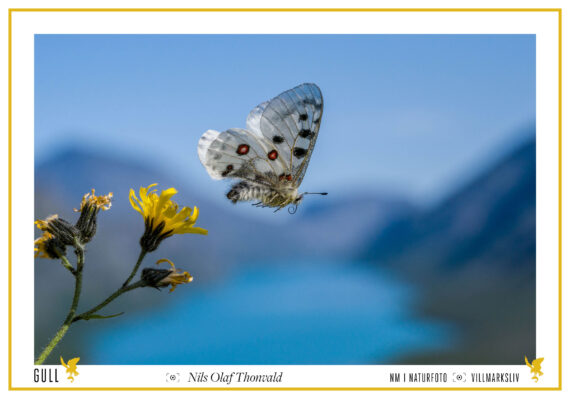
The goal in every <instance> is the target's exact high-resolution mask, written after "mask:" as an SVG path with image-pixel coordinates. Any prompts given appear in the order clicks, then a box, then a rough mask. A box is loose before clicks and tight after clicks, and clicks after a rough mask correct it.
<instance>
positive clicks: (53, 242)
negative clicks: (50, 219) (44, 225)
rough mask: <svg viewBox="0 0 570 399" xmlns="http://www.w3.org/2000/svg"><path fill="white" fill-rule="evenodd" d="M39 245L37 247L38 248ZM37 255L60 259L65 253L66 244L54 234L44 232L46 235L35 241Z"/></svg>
mask: <svg viewBox="0 0 570 399" xmlns="http://www.w3.org/2000/svg"><path fill="white" fill-rule="evenodd" d="M36 247H37V248H36ZM34 251H35V252H36V255H35V257H36V258H37V257H38V256H39V257H40V258H51V259H58V258H60V257H61V256H63V255H65V245H64V244H63V243H62V242H61V241H60V240H59V239H58V238H56V237H55V236H54V235H52V234H51V233H48V232H47V231H46V232H44V235H43V236H41V237H40V238H38V239H37V240H36V241H34Z"/></svg>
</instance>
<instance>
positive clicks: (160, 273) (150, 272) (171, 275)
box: [141, 259, 193, 292]
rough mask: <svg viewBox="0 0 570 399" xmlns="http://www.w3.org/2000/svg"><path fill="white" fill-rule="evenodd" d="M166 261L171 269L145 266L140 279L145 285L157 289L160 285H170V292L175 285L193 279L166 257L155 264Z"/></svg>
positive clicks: (186, 282)
mask: <svg viewBox="0 0 570 399" xmlns="http://www.w3.org/2000/svg"><path fill="white" fill-rule="evenodd" d="M163 262H166V263H168V264H169V265H170V267H171V269H170V270H167V269H153V268H150V267H149V268H146V269H143V271H142V275H141V276H142V280H143V281H144V282H145V283H146V285H148V286H150V287H154V288H157V289H159V288H160V287H166V286H168V285H170V286H171V288H170V292H172V291H174V289H175V288H176V286H177V285H180V284H188V283H189V282H191V281H192V280H193V277H192V276H191V275H190V273H188V272H186V271H184V270H180V269H176V268H175V267H174V263H172V262H171V261H170V260H168V259H159V260H158V261H157V262H156V264H157V265H158V264H160V263H163Z"/></svg>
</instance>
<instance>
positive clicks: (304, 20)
mask: <svg viewBox="0 0 570 399" xmlns="http://www.w3.org/2000/svg"><path fill="white" fill-rule="evenodd" d="M292 20H294V21H295V23H294V24H292V23H291V21H292ZM39 33H63V34H65V33H74V34H77V33H186V34H191V33H369V34H371V33H390V34H398V33H401V34H407V33H418V34H436V33H437V34H446V33H466V34H467V33H493V34H497V33H526V34H536V38H537V40H536V43H537V52H536V54H537V101H536V102H537V309H538V312H537V356H540V357H545V359H546V360H545V361H544V363H543V371H545V374H544V375H543V376H542V377H541V378H540V382H539V383H538V384H536V383H534V381H532V380H531V379H530V378H525V377H528V374H529V370H528V368H527V367H526V366H523V365H522V356H523V355H524V354H521V366H488V367H487V366H462V367H457V366H263V367H261V366H226V367H222V366H220V367H217V366H206V367H200V366H175V367H174V368H175V369H176V370H179V371H176V372H180V373H181V374H182V375H187V373H188V371H190V370H196V371H205V372H207V373H208V372H212V371H228V372H231V371H244V370H247V371H248V372H250V373H254V372H255V370H260V371H261V370H268V371H284V377H283V382H282V383H280V384H239V385H235V384H232V385H230V387H248V386H261V387H268V386H274V387H397V386H398V385H397V384H389V383H387V376H388V374H389V373H390V372H397V371H398V370H400V371H405V372H406V373H409V372H415V370H418V372H447V373H448V375H449V376H451V374H452V373H453V372H457V371H458V370H459V371H463V370H465V372H467V373H468V374H469V373H471V372H479V371H478V370H481V372H497V371H499V370H504V372H519V373H520V382H519V383H518V384H476V385H473V386H475V387H494V388H496V387H511V388H512V387H519V388H520V387H530V388H537V387H557V386H558V369H557V368H558V292H557V291H558V290H557V287H558V159H557V157H555V156H553V154H557V153H558V14H557V13H555V12H480V13H479V12H477V13H474V12H385V13H384V12H362V13H361V12H347V13H340V12H334V13H329V12H317V13H315V12H311V13H282V12H279V13H260V12H247V13H244V12H240V13H233V12H215V13H204V12H200V13H192V12H178V13H172V12H156V13H155V12H152V13H151V12H120V13H119V12H115V13H103V12H97V13H94V12H93V13H91V12H90V13H81V12H80V13H71V12H49V13H47V12H25V13H24V12H16V13H13V14H12V87H13V95H12V107H13V113H12V117H13V119H12V121H13V124H12V140H13V146H12V162H13V164H12V168H13V173H14V178H13V179H12V194H13V199H17V200H16V201H14V200H13V202H12V206H13V209H12V215H14V218H15V216H16V215H18V223H14V224H13V230H12V239H13V248H12V254H13V259H17V260H18V261H17V264H15V263H14V264H12V274H13V278H12V295H13V297H12V304H13V307H14V311H13V313H12V361H13V364H12V386H13V387H38V384H34V383H33V368H34V367H33V365H32V364H31V363H32V361H31V359H33V342H34V340H33V328H30V326H32V325H33V315H34V309H33V286H32V285H31V284H30V279H29V276H30V275H33V267H34V262H33V255H32V251H31V249H30V248H31V247H30V243H31V242H32V241H33V239H34V228H33V223H32V222H33V216H34V215H33V209H34V196H33V181H34V180H33V179H34V168H33V164H34V158H33V154H34V152H33V146H32V145H30V143H33V137H34V125H33V115H34V112H33V105H34V102H33V98H34V97H33V94H34V93H33V90H34V86H33V82H34V70H33V66H34V62H33V57H34V51H33V49H34V47H33V46H34V34H39ZM16 176H17V178H16ZM14 193H17V195H15V194H14ZM60 369H61V371H60V372H61V374H63V369H62V368H61V367H60ZM172 370H173V367H168V366H83V367H81V365H80V367H79V371H80V373H81V374H80V377H78V378H76V380H75V382H74V383H73V385H71V384H70V383H68V382H67V381H65V382H61V383H59V384H55V386H57V387H63V386H69V387H74V388H79V387H97V386H104V387H169V388H170V387H174V386H173V385H172V384H171V383H167V382H166V380H165V373H166V372H173V371H172ZM119 371H120V372H119ZM60 380H65V378H60ZM182 380H183V381H184V379H182ZM48 385H49V384H46V386H48ZM52 386H54V385H52ZM192 386H196V385H190V384H188V383H184V382H181V383H179V384H178V385H177V386H176V387H177V388H181V387H192ZM199 386H200V387H213V386H220V387H228V385H226V384H215V383H211V382H210V383H204V384H200V385H199ZM401 386H404V387H427V386H433V387H440V388H450V387H453V386H456V387H467V386H469V385H466V383H460V384H453V383H450V382H448V383H446V384H431V385H430V384H405V385H401Z"/></svg>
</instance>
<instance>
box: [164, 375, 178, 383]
mask: <svg viewBox="0 0 570 399" xmlns="http://www.w3.org/2000/svg"><path fill="white" fill-rule="evenodd" d="M166 382H180V373H166Z"/></svg>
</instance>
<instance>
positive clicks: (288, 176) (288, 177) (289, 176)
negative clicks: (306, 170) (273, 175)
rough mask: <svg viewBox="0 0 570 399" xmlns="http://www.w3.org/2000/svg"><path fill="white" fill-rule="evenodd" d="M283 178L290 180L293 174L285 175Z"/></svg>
mask: <svg viewBox="0 0 570 399" xmlns="http://www.w3.org/2000/svg"><path fill="white" fill-rule="evenodd" d="M285 178H286V179H287V180H288V181H291V180H292V179H293V176H291V175H287V176H285Z"/></svg>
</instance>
